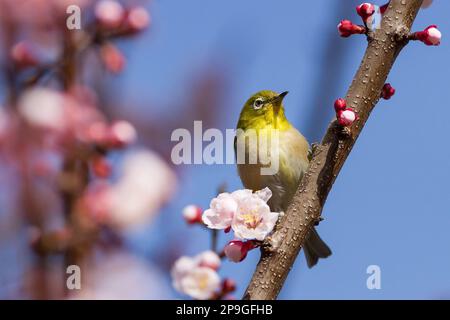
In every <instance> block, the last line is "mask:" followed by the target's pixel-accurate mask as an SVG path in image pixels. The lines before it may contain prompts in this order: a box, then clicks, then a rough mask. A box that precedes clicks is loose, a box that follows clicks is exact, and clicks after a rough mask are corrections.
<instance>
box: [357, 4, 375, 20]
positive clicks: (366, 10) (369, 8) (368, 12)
mask: <svg viewBox="0 0 450 320" xmlns="http://www.w3.org/2000/svg"><path fill="white" fill-rule="evenodd" d="M356 12H357V13H358V15H359V16H360V17H361V18H362V19H363V21H364V22H366V21H367V19H368V18H369V17H370V16H372V15H373V14H374V13H375V6H374V5H373V4H371V3H368V2H364V3H362V4H360V5H359V6H357V7H356Z"/></svg>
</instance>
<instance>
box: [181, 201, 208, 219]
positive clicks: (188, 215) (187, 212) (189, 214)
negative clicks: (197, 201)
mask: <svg viewBox="0 0 450 320" xmlns="http://www.w3.org/2000/svg"><path fill="white" fill-rule="evenodd" d="M183 217H184V220H186V222H187V223H188V224H195V223H203V221H202V209H200V208H199V207H197V206H195V205H192V204H191V205H188V206H186V207H184V209H183Z"/></svg>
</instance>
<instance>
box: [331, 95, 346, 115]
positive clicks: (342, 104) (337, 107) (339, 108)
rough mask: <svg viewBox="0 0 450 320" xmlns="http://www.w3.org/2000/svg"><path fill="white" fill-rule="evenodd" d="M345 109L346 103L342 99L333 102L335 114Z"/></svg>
mask: <svg viewBox="0 0 450 320" xmlns="http://www.w3.org/2000/svg"><path fill="white" fill-rule="evenodd" d="M346 107H347V101H345V100H344V99H342V98H339V99H337V100H336V101H335V102H334V110H336V112H339V111H342V110H345V108H346Z"/></svg>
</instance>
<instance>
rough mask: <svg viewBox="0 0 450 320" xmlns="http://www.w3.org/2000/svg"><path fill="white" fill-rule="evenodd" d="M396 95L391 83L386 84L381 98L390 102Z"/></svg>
mask: <svg viewBox="0 0 450 320" xmlns="http://www.w3.org/2000/svg"><path fill="white" fill-rule="evenodd" d="M394 94H395V89H394V87H392V86H391V84H390V83H386V84H385V85H384V86H383V89H382V90H381V97H382V98H383V99H385V100H389V99H390V98H392V96H393V95H394Z"/></svg>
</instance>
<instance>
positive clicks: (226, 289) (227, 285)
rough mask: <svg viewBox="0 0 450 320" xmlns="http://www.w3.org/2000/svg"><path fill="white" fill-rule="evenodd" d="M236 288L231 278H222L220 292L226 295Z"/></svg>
mask: <svg viewBox="0 0 450 320" xmlns="http://www.w3.org/2000/svg"><path fill="white" fill-rule="evenodd" d="M235 290H236V282H235V281H234V280H232V279H229V278H227V279H224V280H223V282H222V294H223V295H226V294H228V293H230V292H233V291H235Z"/></svg>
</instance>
